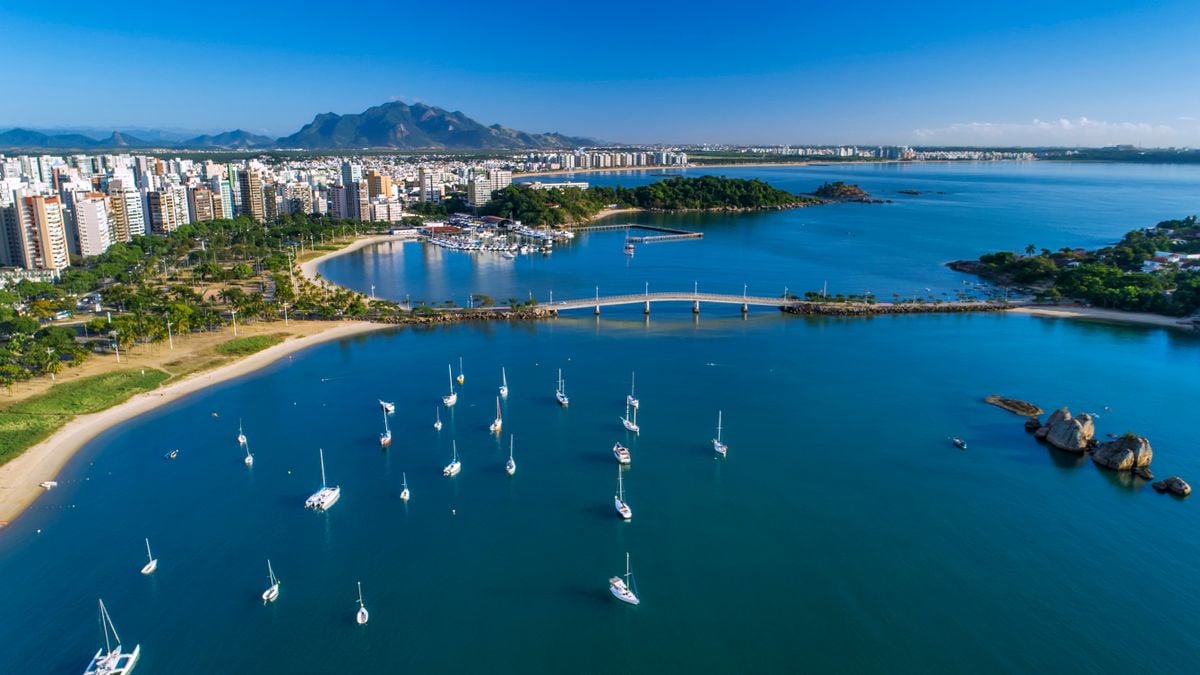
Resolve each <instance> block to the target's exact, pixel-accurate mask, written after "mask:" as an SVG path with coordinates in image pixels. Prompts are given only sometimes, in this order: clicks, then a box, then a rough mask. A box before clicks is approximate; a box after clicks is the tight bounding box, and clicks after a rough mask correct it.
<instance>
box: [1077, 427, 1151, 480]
mask: <svg viewBox="0 0 1200 675" xmlns="http://www.w3.org/2000/svg"><path fill="white" fill-rule="evenodd" d="M1153 460H1154V451H1153V450H1152V449H1151V448H1150V441H1148V440H1146V439H1145V438H1143V437H1141V436H1134V435H1133V434H1125V435H1124V436H1122V437H1120V438H1118V439H1117V440H1115V441H1109V442H1108V443H1101V444H1100V446H1099V447H1097V448H1096V451H1095V452H1094V453H1092V461H1093V462H1095V463H1096V464H1099V465H1100V466H1103V467H1107V468H1109V469H1112V470H1114V471H1133V470H1134V469H1138V468H1142V467H1148V466H1150V462H1151V461H1153Z"/></svg>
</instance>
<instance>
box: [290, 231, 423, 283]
mask: <svg viewBox="0 0 1200 675" xmlns="http://www.w3.org/2000/svg"><path fill="white" fill-rule="evenodd" d="M389 241H416V240H415V239H413V238H412V237H410V236H407V235H394V234H380V235H376V236H374V237H363V238H362V239H357V240H355V241H354V243H352V244H350V245H349V246H346V247H344V248H339V249H338V250H336V251H328V252H326V253H322V254H321V255H319V256H317V257H315V258H312V259H311V260H305V261H304V262H302V263H300V265H299V267H300V274H302V275H304V277H305V278H307V279H309V280H311V281H314V282H316V281H317V266H319V265H320V264H321V263H322V262H323V261H325V260H328V259H330V258H336V257H337V256H339V255H345V254H347V253H350V252H352V251H357V250H359V249H360V248H366V247H367V246H374V245H375V244H384V243H387V242H389ZM318 283H319V282H318ZM325 283H330V282H328V281H326V282H325Z"/></svg>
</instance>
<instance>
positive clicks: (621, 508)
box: [613, 467, 633, 520]
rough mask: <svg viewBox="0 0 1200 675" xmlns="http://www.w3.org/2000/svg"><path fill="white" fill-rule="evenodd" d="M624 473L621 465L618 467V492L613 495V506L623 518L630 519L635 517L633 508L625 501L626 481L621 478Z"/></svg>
mask: <svg viewBox="0 0 1200 675" xmlns="http://www.w3.org/2000/svg"><path fill="white" fill-rule="evenodd" d="M622 473H623V472H622V471H621V469H620V467H618V468H617V494H616V495H615V496H614V497H613V508H615V509H616V510H617V513H619V514H621V517H622V518H624V519H625V520H629V519H630V518H633V509H630V508H629V505H628V504H626V503H625V483H624V481H622V479H621V474H622Z"/></svg>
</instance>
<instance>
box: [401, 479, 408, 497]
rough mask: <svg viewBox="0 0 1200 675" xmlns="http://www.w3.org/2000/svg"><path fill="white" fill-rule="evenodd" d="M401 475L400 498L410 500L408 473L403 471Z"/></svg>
mask: <svg viewBox="0 0 1200 675" xmlns="http://www.w3.org/2000/svg"><path fill="white" fill-rule="evenodd" d="M400 475H401V476H402V480H401V481H400V499H401V500H402V501H408V498H409V492H408V474H407V473H401V474H400Z"/></svg>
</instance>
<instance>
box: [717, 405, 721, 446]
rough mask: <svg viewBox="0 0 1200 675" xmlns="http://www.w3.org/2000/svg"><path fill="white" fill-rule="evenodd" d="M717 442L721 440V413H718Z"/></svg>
mask: <svg viewBox="0 0 1200 675" xmlns="http://www.w3.org/2000/svg"><path fill="white" fill-rule="evenodd" d="M717 440H718V441H720V440H721V411H720V410H718V411H717Z"/></svg>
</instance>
